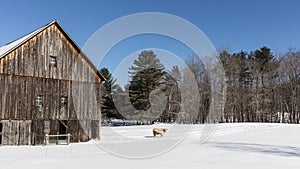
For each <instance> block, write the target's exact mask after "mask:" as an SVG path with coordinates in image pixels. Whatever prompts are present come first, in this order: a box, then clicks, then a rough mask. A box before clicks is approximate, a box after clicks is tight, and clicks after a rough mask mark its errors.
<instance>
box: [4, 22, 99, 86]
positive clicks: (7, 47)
mask: <svg viewBox="0 0 300 169" xmlns="http://www.w3.org/2000/svg"><path fill="white" fill-rule="evenodd" d="M52 24H55V25H56V26H57V27H58V28H59V29H60V31H61V32H62V33H63V34H64V35H65V36H66V38H67V39H68V40H69V41H70V42H71V43H72V45H73V46H74V47H75V48H76V49H77V50H78V52H81V49H80V48H79V46H78V45H77V44H76V43H75V41H74V40H73V39H72V38H71V37H70V35H68V33H67V32H66V31H65V30H64V29H63V28H62V26H61V25H60V24H59V23H58V22H57V21H56V20H54V21H52V22H50V23H48V24H46V25H45V26H43V27H41V28H38V29H37V30H35V31H33V32H31V33H29V34H27V35H25V36H23V37H21V38H19V39H17V40H14V41H12V42H10V43H8V44H6V45H4V46H1V47H0V59H1V58H3V57H4V56H6V55H7V54H9V53H10V52H12V51H13V50H15V49H16V48H18V47H19V46H21V45H22V44H24V43H25V42H27V41H28V40H30V39H31V38H33V37H34V36H36V35H37V34H39V33H40V32H42V31H43V30H45V29H46V28H48V27H49V26H51V25H52ZM81 53H82V54H83V52H81ZM83 57H84V59H85V60H86V61H87V62H88V63H89V64H90V65H91V66H92V67H93V68H94V69H95V71H96V72H97V75H98V76H99V77H100V78H101V79H102V80H105V78H104V76H103V75H102V74H101V73H100V72H99V71H98V70H97V69H96V68H95V66H94V65H93V64H92V62H91V61H90V60H89V59H88V58H87V57H86V55H85V54H83Z"/></svg>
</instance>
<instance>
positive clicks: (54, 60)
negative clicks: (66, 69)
mask: <svg viewBox="0 0 300 169" xmlns="http://www.w3.org/2000/svg"><path fill="white" fill-rule="evenodd" d="M56 66H57V60H56V57H55V56H50V67H56Z"/></svg>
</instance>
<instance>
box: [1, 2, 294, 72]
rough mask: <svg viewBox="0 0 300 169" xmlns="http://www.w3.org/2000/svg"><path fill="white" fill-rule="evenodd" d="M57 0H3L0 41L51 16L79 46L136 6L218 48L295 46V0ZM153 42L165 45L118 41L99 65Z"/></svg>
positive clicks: (282, 48)
mask: <svg viewBox="0 0 300 169" xmlns="http://www.w3.org/2000/svg"><path fill="white" fill-rule="evenodd" d="M61 1H62V0H51V1H40V0H34V1H33V0H27V1H22V0H19V1H16V0H9V1H5V2H3V1H2V2H1V10H0V16H1V26H0V46H2V45H4V44H6V43H8V42H10V41H12V40H14V39H16V38H19V37H21V36H23V35H25V34H27V33H29V32H31V31H33V30H34V29H36V28H38V27H41V26H43V25H45V24H47V23H48V22H50V21H52V20H54V19H56V20H58V21H59V22H60V24H61V25H62V26H63V27H64V28H65V30H66V31H67V32H68V33H69V34H70V36H71V37H72V38H73V39H74V40H75V41H76V42H77V44H78V45H79V46H80V47H82V46H83V45H84V43H85V42H86V40H87V39H88V38H89V37H90V36H91V35H92V34H93V33H94V32H95V31H96V30H98V29H99V28H100V27H102V26H104V25H105V24H107V23H109V22H111V21H113V20H115V19H117V18H119V17H122V16H125V15H128V14H133V13H137V12H163V13H169V14H173V15H177V16H179V17H182V18H184V19H186V20H188V21H190V22H191V23H193V24H195V25H196V26H197V27H198V28H200V29H201V30H202V31H203V32H204V33H205V34H206V35H207V37H208V38H209V39H210V40H211V41H212V43H213V45H214V46H215V47H216V48H217V49H218V48H224V47H226V48H230V49H231V51H232V52H237V51H240V50H245V51H251V50H255V49H257V48H259V47H261V46H263V45H266V46H268V47H270V48H271V49H272V50H273V51H274V52H276V51H283V52H284V51H286V50H287V49H288V48H289V47H294V48H297V49H300V1H299V0H118V1H116V0H98V1H97V0H95V1H92V0H83V1H76V0H69V1H62V2H61ZM147 38H148V39H150V40H149V42H156V41H157V39H156V38H157V37H155V36H152V37H147ZM138 39H139V37H136V38H133V39H132V41H133V42H135V41H138ZM164 40H166V38H165V39H164ZM174 43H176V42H174ZM161 44H162V43H161ZM156 47H162V48H163V47H164V46H159V45H145V44H143V45H141V46H137V47H136V48H135V49H130V50H128V49H127V48H126V47H122V45H121V46H120V47H116V50H115V52H113V51H112V52H111V56H110V58H112V59H110V61H106V62H105V63H104V65H101V66H106V67H109V68H110V69H114V68H115V66H116V65H115V64H116V62H120V60H122V57H123V56H121V55H124V57H125V56H127V55H129V54H131V53H134V52H135V51H136V50H138V49H142V48H156ZM165 47H166V46H165ZM166 48H168V47H166ZM183 48H184V47H183ZM183 48H182V50H181V48H173V49H175V51H172V52H174V53H176V54H179V55H189V53H188V50H186V49H183ZM176 49H177V51H176ZM122 50H123V51H122ZM168 50H172V48H171V49H168ZM117 55H118V56H117ZM183 57H186V56H183ZM112 71H113V70H112Z"/></svg>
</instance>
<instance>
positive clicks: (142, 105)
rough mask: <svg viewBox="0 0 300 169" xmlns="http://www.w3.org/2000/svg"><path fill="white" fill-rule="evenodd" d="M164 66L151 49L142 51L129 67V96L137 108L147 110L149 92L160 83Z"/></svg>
mask: <svg viewBox="0 0 300 169" xmlns="http://www.w3.org/2000/svg"><path fill="white" fill-rule="evenodd" d="M163 70H164V66H163V65H162V64H161V63H160V60H159V59H158V58H157V56H156V55H155V54H154V52H153V51H151V50H144V51H142V52H141V53H140V54H139V56H138V59H137V60H135V61H134V66H131V67H130V68H129V73H130V74H131V81H130V85H129V97H130V101H131V103H132V105H133V106H134V107H135V108H136V109H137V110H142V111H148V110H149V108H150V107H151V105H150V100H149V96H150V93H151V92H152V91H153V90H155V89H157V87H159V86H160V85H161V84H162V77H163V75H164V72H163Z"/></svg>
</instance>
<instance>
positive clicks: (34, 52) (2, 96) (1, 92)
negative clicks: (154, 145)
mask: <svg viewBox="0 0 300 169" xmlns="http://www.w3.org/2000/svg"><path fill="white" fill-rule="evenodd" d="M50 57H55V58H56V61H57V66H56V67H51V66H50ZM100 83H101V78H100V77H99V76H98V74H97V71H96V70H95V68H94V67H93V65H91V64H90V63H89V61H88V60H87V59H86V58H85V56H84V55H82V54H80V53H79V50H78V49H77V48H76V46H74V44H73V43H72V41H70V39H68V36H66V34H65V33H64V32H63V31H62V30H61V29H60V27H59V26H57V25H56V24H55V23H54V24H52V25H50V26H49V27H47V28H46V29H45V30H43V31H42V32H40V33H39V34H37V35H36V36H34V37H33V38H32V39H30V40H28V41H27V42H25V43H24V44H23V45H21V46H20V47H18V48H16V49H15V50H13V51H12V52H10V53H9V54H7V55H6V56H4V57H2V58H1V59H0V121H1V122H2V124H3V134H2V144H4V145H19V144H21V145H27V144H31V142H30V139H29V138H30V137H34V135H35V136H36V138H38V137H39V136H41V138H42V135H43V134H44V121H45V120H50V121H51V131H50V132H51V133H53V134H57V130H58V122H59V121H60V120H67V122H68V129H67V131H68V132H69V133H71V134H72V135H73V137H72V138H71V141H87V140H88V139H90V138H91V131H89V130H90V127H87V130H84V125H89V126H90V125H91V120H100V117H101V110H100V108H101V105H100V104H101V101H100V99H101V97H100ZM37 96H42V106H37V105H36V98H37ZM61 97H66V98H67V104H66V105H63V104H62V103H61ZM22 120H23V121H24V123H22V122H21V121H22ZM29 121H30V122H29ZM24 125H25V126H24ZM69 125H70V126H69ZM82 125H83V126H82ZM28 126H31V127H28ZM27 131H28V132H27ZM84 131H87V132H84ZM0 132H1V131H0ZM30 133H31V136H28V134H29V135H30ZM32 133H33V134H32ZM20 135H21V136H20ZM19 137H21V139H17V138H19ZM36 138H35V139H36ZM28 139H29V140H28ZM31 141H33V139H31ZM35 141H42V139H38V140H35Z"/></svg>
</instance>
